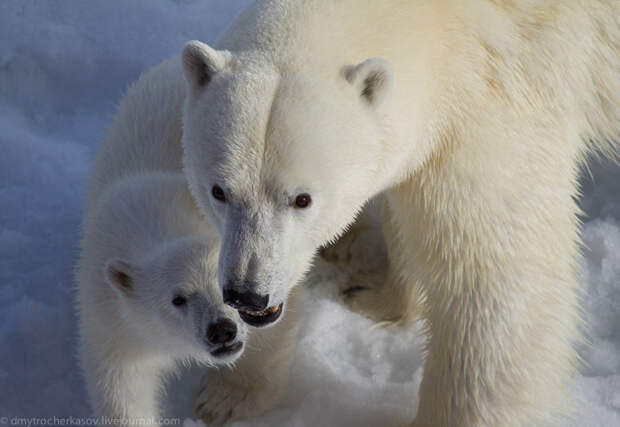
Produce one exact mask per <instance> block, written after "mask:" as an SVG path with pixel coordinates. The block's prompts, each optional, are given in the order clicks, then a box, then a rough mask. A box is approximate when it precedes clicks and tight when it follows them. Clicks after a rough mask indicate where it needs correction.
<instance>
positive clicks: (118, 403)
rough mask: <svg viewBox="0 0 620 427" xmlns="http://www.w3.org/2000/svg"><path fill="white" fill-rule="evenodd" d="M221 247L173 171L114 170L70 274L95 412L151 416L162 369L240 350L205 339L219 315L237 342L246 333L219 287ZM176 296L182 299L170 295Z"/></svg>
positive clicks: (134, 418) (155, 414)
mask: <svg viewBox="0 0 620 427" xmlns="http://www.w3.org/2000/svg"><path fill="white" fill-rule="evenodd" d="M218 249H219V238H218V237H217V235H216V234H214V232H213V230H212V229H211V228H210V227H209V226H208V225H207V223H206V222H205V221H203V220H202V218H201V216H200V213H199V212H198V211H197V210H196V209H195V207H194V205H193V199H192V197H191V195H190V194H189V192H188V191H187V184H186V181H185V178H184V176H183V175H182V174H180V173H176V174H172V173H156V172H155V173H147V174H141V175H135V176H130V177H126V178H124V179H121V180H119V181H117V182H116V183H115V184H113V185H111V186H110V187H109V189H108V190H107V191H106V192H105V194H103V195H102V196H101V197H100V198H99V201H98V203H97V204H96V206H93V207H92V209H91V210H90V211H89V212H88V213H87V215H86V218H85V222H84V239H83V242H82V257H81V259H80V264H79V269H78V275H77V277H78V283H79V293H78V304H79V315H80V339H81V347H80V355H81V361H82V366H83V369H84V373H85V377H86V382H87V385H88V389H89V393H90V397H91V401H92V403H93V407H94V409H95V412H96V414H97V415H98V416H105V417H109V418H117V419H121V420H122V422H121V424H122V425H131V424H132V423H135V422H142V423H147V424H148V425H151V424H153V425H158V423H159V417H160V416H161V412H160V411H159V406H160V404H159V403H160V402H159V398H160V392H161V388H162V380H163V376H164V375H165V374H166V373H169V372H170V371H172V370H173V369H174V368H175V365H176V363H177V362H185V361H191V360H194V361H198V362H200V363H206V364H214V363H230V362H232V361H234V360H235V359H236V358H237V357H238V356H239V354H240V352H238V353H235V354H234V355H230V356H227V357H214V356H213V355H211V354H210V352H211V351H213V350H215V349H217V347H218V346H217V345H214V344H211V343H209V342H208V341H207V340H206V331H207V328H208V326H209V325H210V324H212V323H215V322H216V321H218V320H221V319H223V318H226V319H229V320H230V321H232V322H234V323H235V324H237V328H238V330H237V336H236V338H235V342H241V343H243V341H244V340H245V336H246V327H245V326H244V324H243V322H241V320H240V319H239V316H238V313H237V312H236V311H235V310H233V309H232V308H230V307H228V306H226V305H225V304H224V302H223V301H222V296H221V294H220V292H219V289H218V286H217V257H218V254H219V251H218ZM119 272H122V274H124V275H125V276H123V277H124V279H125V282H123V283H126V284H127V287H124V286H122V284H121V283H118V280H117V277H116V275H118V274H119ZM127 280H130V281H131V283H130V284H129V283H128V282H126V281H127ZM177 295H183V296H184V297H186V298H187V303H186V305H185V306H182V307H176V306H174V305H173V304H172V300H173V299H174V298H175V296H177ZM110 423H111V424H113V421H110ZM106 424H107V422H106Z"/></svg>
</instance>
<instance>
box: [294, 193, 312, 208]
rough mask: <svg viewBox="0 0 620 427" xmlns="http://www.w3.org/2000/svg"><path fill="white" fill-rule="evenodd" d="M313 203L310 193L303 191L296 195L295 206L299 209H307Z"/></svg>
mask: <svg viewBox="0 0 620 427" xmlns="http://www.w3.org/2000/svg"><path fill="white" fill-rule="evenodd" d="M311 203H312V198H311V197H310V194H307V193H302V194H300V195H298V196H297V197H295V208H297V209H305V208H307V207H308V206H310V204H311Z"/></svg>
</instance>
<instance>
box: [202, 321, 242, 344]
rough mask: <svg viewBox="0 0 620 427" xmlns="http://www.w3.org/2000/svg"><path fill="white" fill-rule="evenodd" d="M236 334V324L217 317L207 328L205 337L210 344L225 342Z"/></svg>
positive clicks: (232, 338)
mask: <svg viewBox="0 0 620 427" xmlns="http://www.w3.org/2000/svg"><path fill="white" fill-rule="evenodd" d="M236 336H237V325H235V323H234V322H233V321H232V320H229V319H219V320H218V321H217V322H215V323H211V324H210V325H209V327H208V328H207V339H208V340H209V342H210V343H211V344H226V343H227V342H230V341H232V340H234V339H235V337H236Z"/></svg>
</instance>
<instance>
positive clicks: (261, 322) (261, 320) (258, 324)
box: [239, 303, 284, 328]
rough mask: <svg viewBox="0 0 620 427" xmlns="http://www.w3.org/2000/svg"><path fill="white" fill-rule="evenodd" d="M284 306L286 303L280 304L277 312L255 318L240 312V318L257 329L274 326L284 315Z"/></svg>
mask: <svg viewBox="0 0 620 427" xmlns="http://www.w3.org/2000/svg"><path fill="white" fill-rule="evenodd" d="M283 306H284V303H280V305H279V306H278V309H277V310H276V311H274V312H273V313H269V314H266V315H265V316H255V315H253V314H250V313H248V312H246V311H241V310H239V316H240V317H241V320H243V321H244V322H245V323H247V324H248V325H250V326H254V327H255V328H262V327H264V326H267V325H270V324H272V323H273V322H275V321H276V320H278V319H279V318H280V316H281V315H282V307H283Z"/></svg>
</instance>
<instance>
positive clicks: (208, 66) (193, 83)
mask: <svg viewBox="0 0 620 427" xmlns="http://www.w3.org/2000/svg"><path fill="white" fill-rule="evenodd" d="M229 58H230V53H229V52H227V51H217V50H215V49H213V48H211V47H210V46H208V45H206V44H205V43H202V42H199V41H198V40H192V41H190V42H188V43H187V44H186V45H185V47H184V48H183V53H182V55H181V59H182V61H183V70H184V71H185V78H186V79H187V82H188V83H189V85H190V87H191V88H192V89H200V88H203V87H205V86H206V85H207V84H208V83H209V81H211V79H212V78H213V76H214V75H215V74H216V73H218V72H220V71H222V70H223V69H224V68H225V67H226V65H227V63H228V60H229Z"/></svg>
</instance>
